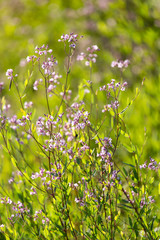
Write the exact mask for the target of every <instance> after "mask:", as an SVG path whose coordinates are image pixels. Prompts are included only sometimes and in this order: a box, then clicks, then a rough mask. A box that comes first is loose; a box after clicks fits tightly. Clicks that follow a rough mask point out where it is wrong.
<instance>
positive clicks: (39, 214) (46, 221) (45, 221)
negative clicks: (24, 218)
mask: <svg viewBox="0 0 160 240" xmlns="http://www.w3.org/2000/svg"><path fill="white" fill-rule="evenodd" d="M33 218H34V221H38V220H40V219H41V221H42V224H43V225H45V224H49V222H50V220H49V218H47V217H45V216H44V215H42V210H39V211H35V214H34V217H33Z"/></svg>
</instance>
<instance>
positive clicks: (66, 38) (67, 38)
mask: <svg viewBox="0 0 160 240" xmlns="http://www.w3.org/2000/svg"><path fill="white" fill-rule="evenodd" d="M80 37H83V36H80ZM77 41H78V34H74V33H70V34H63V35H62V36H61V38H60V39H58V42H64V43H65V44H66V43H69V47H70V48H72V49H74V48H75V47H76V43H77Z"/></svg>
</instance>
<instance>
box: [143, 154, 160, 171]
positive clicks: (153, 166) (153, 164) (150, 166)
mask: <svg viewBox="0 0 160 240" xmlns="http://www.w3.org/2000/svg"><path fill="white" fill-rule="evenodd" d="M139 167H140V169H142V168H148V169H150V170H153V171H155V170H157V169H159V168H160V163H159V164H158V163H157V162H156V161H155V160H154V159H153V158H151V157H150V163H149V164H148V165H147V162H145V163H144V164H142V165H140V166H139Z"/></svg>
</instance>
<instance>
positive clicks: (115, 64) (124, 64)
mask: <svg viewBox="0 0 160 240" xmlns="http://www.w3.org/2000/svg"><path fill="white" fill-rule="evenodd" d="M129 64H130V61H129V60H128V59H126V60H124V61H122V60H117V61H113V62H112V63H111V67H118V68H121V69H122V68H127V67H128V65H129Z"/></svg>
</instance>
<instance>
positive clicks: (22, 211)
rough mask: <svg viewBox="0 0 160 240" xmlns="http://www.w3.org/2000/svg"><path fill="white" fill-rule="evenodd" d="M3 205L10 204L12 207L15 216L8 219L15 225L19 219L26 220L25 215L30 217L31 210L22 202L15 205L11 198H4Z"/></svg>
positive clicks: (2, 199)
mask: <svg viewBox="0 0 160 240" xmlns="http://www.w3.org/2000/svg"><path fill="white" fill-rule="evenodd" d="M1 204H5V205H8V204H9V205H10V206H11V207H12V210H13V214H12V215H11V216H10V217H9V218H8V219H9V220H10V222H12V223H15V222H16V219H17V218H24V215H26V216H29V215H30V209H28V208H27V207H25V206H24V204H23V203H21V202H20V201H18V202H17V203H15V202H13V201H12V200H11V199H10V198H9V197H2V198H1Z"/></svg>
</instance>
